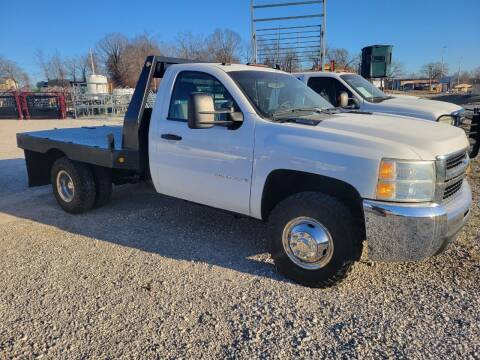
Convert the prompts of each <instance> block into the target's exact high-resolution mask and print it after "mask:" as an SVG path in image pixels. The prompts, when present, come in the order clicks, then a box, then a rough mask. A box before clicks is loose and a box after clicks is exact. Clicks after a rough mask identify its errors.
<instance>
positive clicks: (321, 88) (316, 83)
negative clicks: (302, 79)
mask: <svg viewBox="0 0 480 360" xmlns="http://www.w3.org/2000/svg"><path fill="white" fill-rule="evenodd" d="M308 86H309V87H310V88H312V89H313V90H314V91H315V92H316V93H317V94H319V95H321V96H322V97H323V98H324V99H325V100H327V101H328V102H330V103H331V104H332V105H333V106H335V107H337V106H339V98H340V93H341V92H343V91H345V92H346V93H347V94H348V97H349V98H350V99H351V98H352V97H353V95H352V93H351V91H349V90H348V89H347V88H346V87H345V86H344V85H343V84H342V83H341V82H340V81H338V80H337V79H334V78H331V77H312V78H310V79H308Z"/></svg>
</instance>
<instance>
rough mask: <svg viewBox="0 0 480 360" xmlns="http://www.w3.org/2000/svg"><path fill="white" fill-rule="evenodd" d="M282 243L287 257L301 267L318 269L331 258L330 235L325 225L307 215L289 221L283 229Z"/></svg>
mask: <svg viewBox="0 0 480 360" xmlns="http://www.w3.org/2000/svg"><path fill="white" fill-rule="evenodd" d="M282 243H283V249H284V250H285V253H286V254H287V256H288V257H289V259H290V260H292V261H293V262H294V263H295V264H296V265H298V266H300V267H301V268H303V269H308V270H317V269H320V268H322V267H324V266H325V265H327V264H328V263H329V262H330V260H331V259H332V255H333V239H332V236H331V235H330V233H329V231H328V230H327V228H326V227H325V226H323V225H322V224H321V223H320V222H318V221H317V220H315V219H312V218H309V217H299V218H295V219H293V220H292V221H290V222H289V223H288V224H287V225H286V226H285V229H284V230H283V235H282Z"/></svg>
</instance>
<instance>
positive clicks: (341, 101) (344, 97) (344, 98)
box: [338, 91, 348, 107]
mask: <svg viewBox="0 0 480 360" xmlns="http://www.w3.org/2000/svg"><path fill="white" fill-rule="evenodd" d="M338 106H340V107H347V106H348V93H347V92H346V91H342V92H341V93H340V94H339V95H338Z"/></svg>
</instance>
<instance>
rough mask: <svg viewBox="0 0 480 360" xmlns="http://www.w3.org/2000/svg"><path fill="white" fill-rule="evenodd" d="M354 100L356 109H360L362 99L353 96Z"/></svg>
mask: <svg viewBox="0 0 480 360" xmlns="http://www.w3.org/2000/svg"><path fill="white" fill-rule="evenodd" d="M352 102H353V107H354V108H355V109H360V100H358V99H357V98H356V97H355V96H354V97H353V99H352Z"/></svg>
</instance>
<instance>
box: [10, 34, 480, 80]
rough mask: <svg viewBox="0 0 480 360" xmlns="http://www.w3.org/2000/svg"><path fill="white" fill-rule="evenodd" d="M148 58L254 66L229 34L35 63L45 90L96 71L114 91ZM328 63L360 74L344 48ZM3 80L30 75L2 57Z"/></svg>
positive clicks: (110, 41) (430, 71) (288, 66)
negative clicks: (244, 63) (154, 56)
mask: <svg viewBox="0 0 480 360" xmlns="http://www.w3.org/2000/svg"><path fill="white" fill-rule="evenodd" d="M262 53H263V54H265V56H263V59H262V62H263V63H265V64H267V65H271V66H280V68H281V69H282V70H285V71H288V72H295V71H300V70H302V65H305V63H304V62H303V63H302V62H301V61H300V60H299V57H298V56H297V54H296V53H295V52H294V51H289V52H286V53H284V54H281V55H280V56H279V55H278V50H277V53H276V52H275V49H273V48H272V49H268V48H263V49H262ZM147 55H161V56H172V57H179V58H184V59H192V60H199V61H208V62H221V63H236V62H251V61H252V59H251V58H252V56H251V51H250V44H249V43H248V44H247V43H246V42H244V41H243V40H242V38H241V36H240V35H239V34H238V33H236V32H234V31H232V30H230V29H216V30H215V31H213V32H212V33H211V34H208V35H199V34H194V33H192V32H184V33H179V34H177V36H176V37H175V39H174V41H172V42H159V41H157V40H156V39H155V38H153V37H151V36H150V35H149V34H146V33H145V34H141V35H138V36H135V37H132V38H129V37H127V36H125V35H124V34H121V33H110V34H107V35H105V36H104V37H103V38H101V39H100V40H99V41H98V42H97V43H96V44H95V46H94V47H93V48H92V49H90V51H89V52H85V53H84V54H82V55H79V56H76V57H63V56H61V54H60V52H59V51H58V50H56V51H54V52H53V53H50V54H45V53H44V52H43V51H42V50H37V51H36V52H35V54H34V58H35V62H36V64H37V66H38V68H39V70H40V73H41V75H42V77H43V78H44V79H45V80H47V81H48V83H49V86H58V87H67V86H69V84H70V82H71V81H73V82H85V81H86V79H87V76H88V75H89V74H91V73H94V72H95V73H97V74H103V75H106V76H107V77H108V78H109V80H110V81H111V82H112V83H113V85H114V86H115V87H135V84H136V81H137V79H138V75H139V72H140V70H141V68H142V66H143V63H144V61H145V57H146V56H147ZM309 61H310V62H309V63H310V64H311V68H312V69H313V70H316V69H318V68H319V56H312V57H311V58H310V59H309ZM326 61H328V62H330V61H334V62H335V66H336V67H337V68H340V69H345V70H347V71H352V72H359V68H360V62H361V56H360V54H359V53H357V54H352V53H350V52H349V51H348V50H347V49H344V48H332V47H328V46H327V48H326ZM448 73H449V71H448V65H447V64H441V63H429V64H425V65H424V66H423V67H422V68H421V70H420V73H419V74H410V77H427V78H430V79H432V80H439V79H440V78H442V77H444V76H445V75H446V74H448ZM402 76H405V71H404V67H403V64H402V63H401V62H398V61H394V62H393V63H392V66H391V67H390V71H389V74H388V75H387V77H388V78H398V77H402ZM454 76H456V77H457V78H458V79H459V80H460V82H480V67H478V68H476V69H474V70H473V71H471V72H466V71H464V72H462V73H460V74H454ZM5 78H9V79H12V81H14V82H15V85H16V87H18V88H22V87H27V86H29V85H30V78H29V76H28V74H27V73H26V72H25V71H24V70H23V69H22V68H21V67H20V66H18V64H16V63H15V62H13V61H11V60H8V59H6V58H4V57H2V56H0V80H1V79H5Z"/></svg>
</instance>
